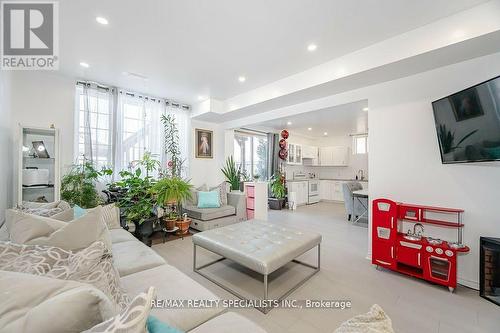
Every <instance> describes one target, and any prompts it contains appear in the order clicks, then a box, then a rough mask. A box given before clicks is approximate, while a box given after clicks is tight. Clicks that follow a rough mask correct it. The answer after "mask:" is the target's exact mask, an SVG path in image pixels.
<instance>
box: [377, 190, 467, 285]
mask: <svg viewBox="0 0 500 333" xmlns="http://www.w3.org/2000/svg"><path fill="white" fill-rule="evenodd" d="M463 212H464V211H463V210H461V209H453V208H442V207H432V206H421V205H413V204H406V203H397V202H394V201H391V200H388V199H376V200H374V201H373V215H372V216H373V227H372V263H373V264H374V265H377V267H379V266H380V267H384V268H387V269H390V270H393V271H396V272H399V273H403V274H406V275H410V276H413V277H416V278H420V279H424V280H427V281H430V282H433V283H436V284H440V285H443V286H447V287H448V288H449V290H450V292H453V290H454V289H455V288H456V286H457V255H459V254H462V253H467V252H469V248H468V247H467V246H465V245H464V244H462V231H463V227H464V224H463V222H462V214H463ZM434 215H438V216H443V217H445V218H442V219H437V218H435V217H434ZM405 222H406V223H407V224H408V223H409V224H413V231H412V230H411V228H410V229H409V230H408V231H407V232H406V233H405V232H404V230H403V224H404V223H405ZM424 225H432V226H434V227H439V228H453V229H456V235H457V241H445V240H441V239H438V238H432V237H429V236H423V231H424Z"/></svg>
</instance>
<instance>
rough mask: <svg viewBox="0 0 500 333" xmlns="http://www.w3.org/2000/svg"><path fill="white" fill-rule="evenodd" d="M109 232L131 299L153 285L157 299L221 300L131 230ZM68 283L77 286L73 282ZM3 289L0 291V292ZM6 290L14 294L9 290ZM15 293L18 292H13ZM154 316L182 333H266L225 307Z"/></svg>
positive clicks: (115, 260)
mask: <svg viewBox="0 0 500 333" xmlns="http://www.w3.org/2000/svg"><path fill="white" fill-rule="evenodd" d="M70 223H71V222H70ZM2 229H3V228H2ZM109 233H110V238H111V243H112V252H113V265H114V266H115V268H116V269H117V270H118V273H119V275H120V282H121V285H122V287H123V288H124V289H125V291H126V292H127V294H128V296H129V298H130V299H132V298H134V297H135V296H136V295H138V294H139V293H141V292H144V290H147V289H148V288H149V287H151V286H153V287H155V289H156V299H158V300H189V299H196V300H218V297H217V296H216V295H215V294H213V293H212V292H210V291H209V290H208V289H207V288H205V287H203V286H202V285H201V284H199V283H198V282H196V281H194V280H193V279H191V278H190V277H188V276H187V275H185V274H184V273H182V272H181V271H179V270H178V269H177V268H175V267H173V266H171V265H169V264H168V263H167V262H166V261H165V260H164V259H163V258H162V257H161V256H159V255H158V254H157V253H156V252H155V251H154V250H152V249H151V248H149V247H148V246H146V245H144V244H143V243H141V242H140V241H139V240H137V239H136V238H135V237H134V236H133V235H132V234H131V233H129V232H128V231H126V230H124V229H121V228H117V229H111V230H109ZM4 240H5V239H4ZM183 241H185V242H190V241H191V240H190V239H184V240H183ZM15 274H21V275H22V274H25V273H12V272H4V271H0V281H1V280H2V278H3V279H4V280H6V281H7V280H9V279H11V280H12V279H15V277H14V278H13V277H12V276H13V275H15ZM28 275H29V274H28ZM33 278H36V279H49V280H50V278H45V277H38V276H33ZM9 281H10V280H9ZM65 283H67V284H69V285H72V284H77V283H76V282H72V281H67V282H65ZM3 287H6V286H3ZM88 287H89V288H91V287H92V286H90V285H89V286H88ZM3 289H5V288H3ZM3 289H2V288H0V290H3ZM5 290H8V291H9V292H11V290H9V289H8V288H7V289H5ZM12 292H16V291H15V290H12ZM101 296H102V297H104V296H103V295H101ZM40 301H41V300H40V299H37V300H33V302H32V303H33V306H34V307H37V306H39V303H40ZM44 301H45V300H44ZM30 303H31V302H28V301H27V303H26V304H24V305H22V307H23V308H24V310H23V311H25V310H26V311H29V306H28V305H29V304H30ZM27 304H28V305H27ZM30 306H31V305H30ZM7 310H8V309H7ZM2 311H4V312H5V311H6V309H3V310H1V309H0V313H1V312H2ZM151 314H152V315H153V316H155V317H156V318H158V319H159V320H161V321H163V322H165V323H167V324H169V325H170V326H173V327H176V328H178V329H179V330H181V331H183V332H195V333H209V332H210V333H211V332H222V333H234V332H238V333H265V331H264V330H263V329H262V328H261V327H259V326H258V325H257V324H255V323H253V322H252V321H250V320H248V319H246V318H245V317H243V316H241V315H239V314H236V313H232V312H227V310H226V309H223V308H202V309H192V308H191V309H190V308H174V309H172V308H170V309H163V308H153V309H152V310H151ZM0 326H1V325H0ZM0 331H1V329H0Z"/></svg>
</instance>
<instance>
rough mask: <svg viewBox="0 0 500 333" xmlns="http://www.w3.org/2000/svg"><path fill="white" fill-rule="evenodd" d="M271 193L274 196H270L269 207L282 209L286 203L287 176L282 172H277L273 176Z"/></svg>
mask: <svg viewBox="0 0 500 333" xmlns="http://www.w3.org/2000/svg"><path fill="white" fill-rule="evenodd" d="M270 185H271V193H272V195H273V197H272V198H269V200H268V202H269V208H270V209H276V210H281V208H283V206H284V204H285V192H286V189H285V177H284V176H283V174H282V173H281V172H276V173H275V174H274V175H273V176H272V177H271V182H270Z"/></svg>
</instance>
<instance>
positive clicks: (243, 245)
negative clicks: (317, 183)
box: [192, 220, 321, 313]
mask: <svg viewBox="0 0 500 333" xmlns="http://www.w3.org/2000/svg"><path fill="white" fill-rule="evenodd" d="M192 239H193V246H194V254H193V256H194V257H193V270H194V271H195V272H197V273H198V274H200V275H202V276H204V277H205V278H207V279H209V280H210V281H212V282H214V283H216V284H217V285H219V286H220V287H222V288H224V289H226V290H227V291H229V292H231V293H232V294H234V295H236V296H238V297H239V298H241V299H246V298H245V297H243V296H241V295H240V294H238V293H237V292H235V291H233V290H231V289H229V288H227V287H226V286H224V285H222V283H220V282H218V281H216V280H214V279H212V278H211V277H210V276H208V275H207V274H205V273H204V272H202V271H201V269H203V268H206V267H208V266H210V265H212V264H214V263H216V262H219V261H221V260H225V259H229V260H231V261H233V262H236V263H237V264H240V265H242V266H244V267H246V268H248V269H251V270H252V271H254V272H257V273H260V274H262V275H263V281H264V299H265V300H267V299H268V275H269V274H271V273H272V272H274V271H276V270H277V269H279V268H280V267H283V266H284V265H286V264H287V263H289V262H291V261H293V262H295V263H298V264H302V265H305V266H307V267H310V268H312V269H313V271H312V273H311V274H310V275H308V276H307V277H306V278H305V279H303V280H302V281H301V282H299V283H298V284H297V285H295V286H294V287H293V288H292V289H290V290H289V291H288V292H286V293H285V294H284V295H282V296H281V297H280V298H279V300H282V299H284V298H285V297H287V296H288V295H289V294H290V293H292V292H293V291H294V290H295V289H296V288H298V287H299V286H300V285H302V284H303V283H304V282H305V281H307V280H308V279H309V278H310V277H311V276H312V275H314V274H315V273H317V272H318V271H319V269H320V244H321V235H319V234H317V233H313V232H306V231H301V230H298V229H294V228H288V227H283V226H279V225H276V224H273V223H269V222H264V221H259V220H250V221H246V222H240V223H236V224H232V225H229V226H226V227H222V228H218V229H213V230H208V231H204V232H200V233H197V234H195V235H193V237H192ZM197 246H199V247H202V248H204V249H205V250H208V251H211V252H213V253H216V254H218V255H220V256H221V257H222V258H220V259H218V260H216V261H213V262H210V263H208V264H204V265H202V266H200V267H197V265H196V247H197ZM315 247H317V249H318V259H317V264H316V266H313V265H310V264H307V263H304V262H301V261H298V260H295V258H297V257H298V256H300V255H302V254H304V253H305V252H307V251H309V250H311V249H313V248H315ZM259 310H261V311H262V312H264V313H267V312H268V311H269V310H270V309H269V308H265V309H262V308H260V309H259Z"/></svg>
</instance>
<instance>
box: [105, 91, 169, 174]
mask: <svg viewBox="0 0 500 333" xmlns="http://www.w3.org/2000/svg"><path fill="white" fill-rule="evenodd" d="M165 107H166V105H165V103H164V102H163V101H161V100H160V101H159V100H152V99H149V98H144V97H139V96H136V95H130V94H127V93H125V92H120V93H119V94H118V107H117V110H116V113H117V117H116V119H117V121H116V156H115V170H126V169H130V168H131V167H132V166H133V164H134V162H136V161H138V160H140V159H142V157H143V156H144V153H145V152H150V153H151V154H152V155H153V156H154V158H156V159H159V160H161V158H162V151H163V147H162V138H163V131H162V124H161V122H160V117H161V115H162V114H163V113H164V112H165ZM117 176H118V175H116V176H115V178H116V177H117Z"/></svg>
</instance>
